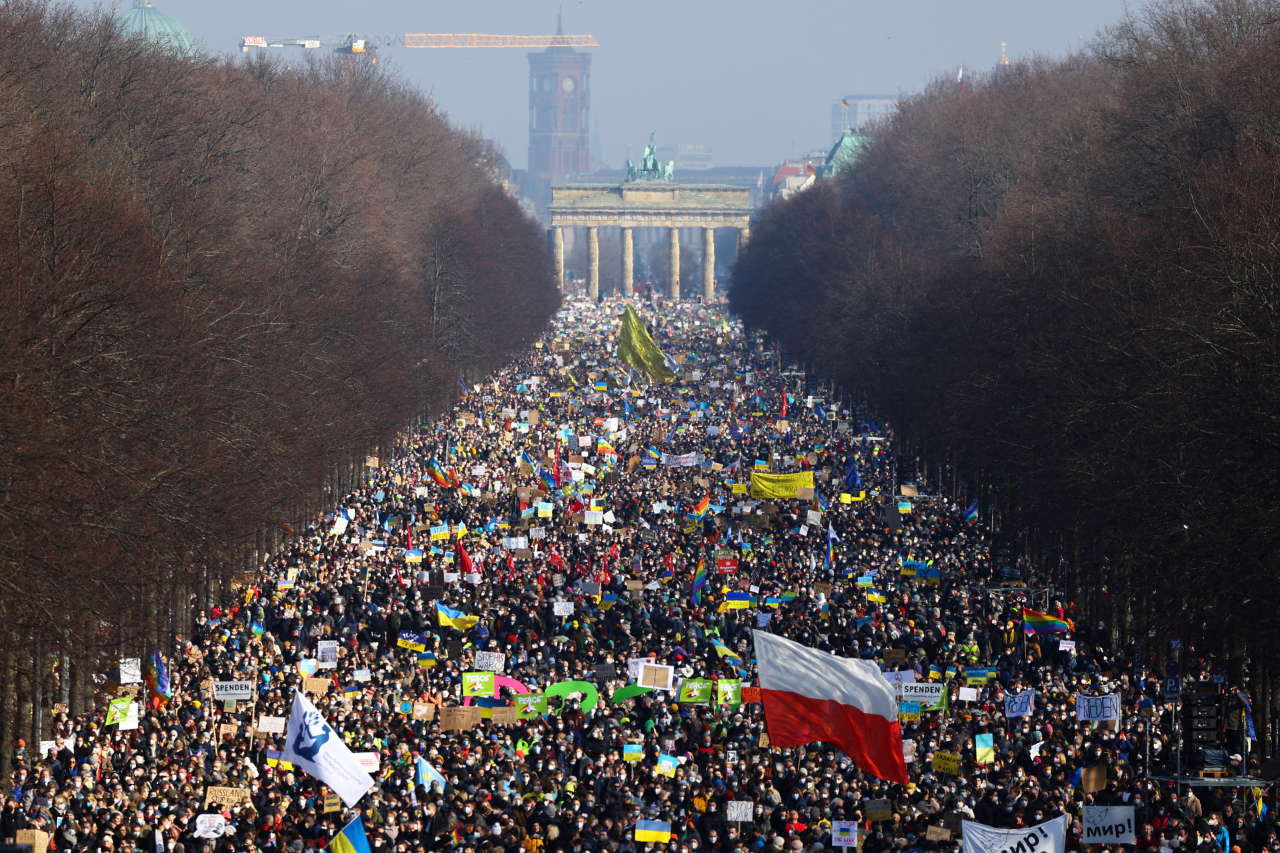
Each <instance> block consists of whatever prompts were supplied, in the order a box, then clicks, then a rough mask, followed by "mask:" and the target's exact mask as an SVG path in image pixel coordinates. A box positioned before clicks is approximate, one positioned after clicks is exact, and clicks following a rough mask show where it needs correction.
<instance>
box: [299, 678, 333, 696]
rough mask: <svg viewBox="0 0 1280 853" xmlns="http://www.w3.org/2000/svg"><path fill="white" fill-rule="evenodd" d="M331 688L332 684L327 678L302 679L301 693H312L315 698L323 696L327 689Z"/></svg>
mask: <svg viewBox="0 0 1280 853" xmlns="http://www.w3.org/2000/svg"><path fill="white" fill-rule="evenodd" d="M332 686H333V682H332V681H330V680H329V679H327V678H313V677H307V678H304V679H302V692H303V693H312V694H315V695H316V696H323V695H324V694H326V693H328V692H329V688H330V687H332Z"/></svg>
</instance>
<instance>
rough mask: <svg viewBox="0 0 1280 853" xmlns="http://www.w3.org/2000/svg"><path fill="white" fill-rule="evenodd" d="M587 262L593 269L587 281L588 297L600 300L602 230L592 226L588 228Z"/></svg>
mask: <svg viewBox="0 0 1280 853" xmlns="http://www.w3.org/2000/svg"><path fill="white" fill-rule="evenodd" d="M587 262H588V265H589V266H590V267H591V273H590V278H588V279H587V284H588V287H590V288H591V289H590V290H589V291H588V295H589V296H590V297H591V298H592V299H599V298H600V229H599V228H597V227H596V226H594V225H592V226H589V227H588V228H587Z"/></svg>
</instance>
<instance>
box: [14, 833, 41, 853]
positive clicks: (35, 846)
mask: <svg viewBox="0 0 1280 853" xmlns="http://www.w3.org/2000/svg"><path fill="white" fill-rule="evenodd" d="M13 840H14V841H16V842H17V843H18V844H19V845H30V846H31V853H45V851H47V850H48V849H49V833H47V832H45V831H44V830H42V829H19V830H18V831H17V832H15V833H14V838H13Z"/></svg>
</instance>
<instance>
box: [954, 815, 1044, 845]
mask: <svg viewBox="0 0 1280 853" xmlns="http://www.w3.org/2000/svg"><path fill="white" fill-rule="evenodd" d="M963 835H964V848H963V850H964V853H1010V851H1012V850H1015V849H1017V850H1019V851H1025V853H1065V851H1066V849H1067V816H1066V815H1061V816H1059V817H1055V818H1054V819H1053V820H1047V821H1045V822H1044V823H1040V824H1036V825H1035V826H1029V827H1023V828H1022V829H996V828H995V827H994V826H987V825H986V824H981V823H977V822H975V821H971V820H966V821H963Z"/></svg>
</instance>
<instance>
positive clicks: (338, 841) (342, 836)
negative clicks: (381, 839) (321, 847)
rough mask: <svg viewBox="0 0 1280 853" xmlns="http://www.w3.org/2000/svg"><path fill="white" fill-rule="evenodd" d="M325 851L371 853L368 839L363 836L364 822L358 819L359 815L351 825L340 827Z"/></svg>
mask: <svg viewBox="0 0 1280 853" xmlns="http://www.w3.org/2000/svg"><path fill="white" fill-rule="evenodd" d="M325 849H326V850H330V851H332V853H373V851H372V850H371V849H369V837H368V836H367V835H365V834H364V821H363V820H361V819H360V815H356V816H355V818H353V819H352V821H351V823H349V824H347V825H346V826H344V827H342V829H341V830H339V831H338V834H337V835H335V836H334V837H333V840H332V841H330V842H329V846H328V847H326V848H325Z"/></svg>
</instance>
